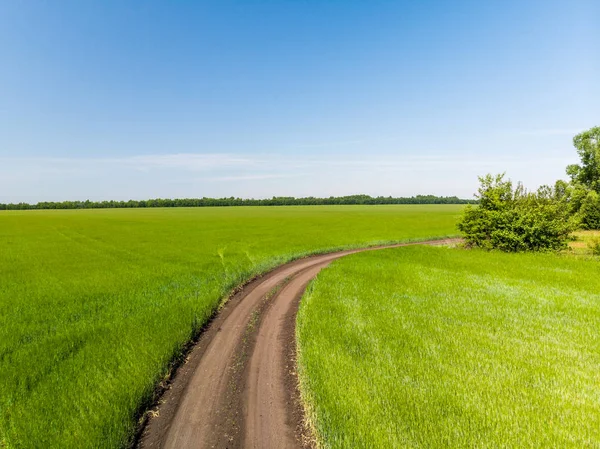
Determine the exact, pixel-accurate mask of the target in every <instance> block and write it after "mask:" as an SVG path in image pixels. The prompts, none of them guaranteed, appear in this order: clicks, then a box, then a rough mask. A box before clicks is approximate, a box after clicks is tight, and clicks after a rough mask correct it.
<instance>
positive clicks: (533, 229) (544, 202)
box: [458, 175, 577, 252]
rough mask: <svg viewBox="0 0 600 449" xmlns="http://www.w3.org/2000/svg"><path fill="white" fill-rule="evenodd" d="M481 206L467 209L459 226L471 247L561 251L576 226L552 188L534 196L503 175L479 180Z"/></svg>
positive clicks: (488, 176)
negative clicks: (514, 184)
mask: <svg viewBox="0 0 600 449" xmlns="http://www.w3.org/2000/svg"><path fill="white" fill-rule="evenodd" d="M479 181H480V183H481V186H480V187H479V190H478V194H477V195H476V197H477V198H479V201H480V204H479V206H478V207H473V206H467V207H466V208H465V211H464V213H463V216H462V217H461V219H460V221H459V223H458V229H459V230H460V231H461V232H463V234H464V237H465V241H466V243H467V245H468V246H477V247H480V248H484V249H499V250H502V251H507V252H517V251H548V250H560V249H563V248H565V247H566V246H567V242H568V241H569V240H570V234H571V232H572V231H574V230H575V229H576V227H577V223H576V221H575V219H574V218H573V217H571V216H570V214H569V212H568V209H567V207H565V204H563V202H562V201H560V200H559V199H557V197H560V195H556V193H555V192H553V191H552V189H550V188H549V187H542V188H540V189H539V190H538V191H537V192H535V193H530V192H527V191H525V189H524V188H523V187H522V186H521V185H520V184H518V185H517V187H516V188H515V189H513V185H512V182H511V181H505V180H504V175H496V176H492V175H486V176H484V177H480V178H479Z"/></svg>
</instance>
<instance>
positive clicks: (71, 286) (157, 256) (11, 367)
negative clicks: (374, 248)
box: [0, 206, 461, 448]
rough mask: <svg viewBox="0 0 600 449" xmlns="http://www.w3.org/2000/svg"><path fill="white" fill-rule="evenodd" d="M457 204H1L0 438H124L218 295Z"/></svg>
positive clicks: (400, 234)
mask: <svg viewBox="0 0 600 449" xmlns="http://www.w3.org/2000/svg"><path fill="white" fill-rule="evenodd" d="M460 210H461V207H459V206H373V207H369V206H367V207H365V206H362V207H361V206H334V207H281V208H268V207H245V208H235V207H232V208H205V209H135V210H127V209H115V210H74V211H67V210H65V211H24V212H0V273H1V275H0V379H1V381H0V382H1V383H0V447H2V446H3V445H4V446H7V447H10V448H12V447H26V448H28V447H36V448H37V447H45V448H50V447H60V448H71V447H77V448H86V447H90V448H92V447H93V448H98V447H110V448H114V447H125V446H127V445H128V444H129V442H130V441H131V437H132V435H133V432H134V430H135V426H136V422H137V418H138V417H139V416H140V412H141V411H142V410H143V409H144V408H145V407H146V406H148V405H149V403H150V402H151V400H152V395H153V392H154V387H155V385H156V384H157V383H158V382H160V381H161V379H163V377H164V376H165V374H166V372H167V369H168V367H169V364H170V362H171V361H172V360H173V359H174V358H175V357H177V356H178V354H179V353H180V351H181V349H182V348H183V347H184V345H185V343H186V342H187V341H189V340H190V339H191V338H192V336H193V335H194V334H195V333H197V332H198V331H199V329H201V327H202V326H203V325H204V323H205V322H206V320H207V319H208V318H209V317H210V316H211V314H212V313H213V312H214V310H215V309H216V307H217V306H218V304H219V303H220V301H221V299H222V298H223V297H225V296H227V295H228V293H229V292H230V291H231V289H232V288H234V287H235V286H237V285H239V284H240V283H242V282H243V281H245V280H247V279H248V278H250V277H252V276H254V275H256V274H258V273H261V272H264V271H266V270H268V269H270V268H273V267H274V266H276V265H278V264H281V263H283V262H286V261H289V260H290V259H292V258H296V257H301V256H303V255H307V254H309V253H314V252H320V251H326V250H331V249H335V248H343V247H355V246H364V245H372V244H377V243H381V242H388V241H402V240H415V239H426V238H428V237H433V236H444V235H448V234H454V233H455V231H454V222H455V219H456V216H457V214H458V213H459V212H460Z"/></svg>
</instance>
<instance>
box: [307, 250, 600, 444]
mask: <svg viewBox="0 0 600 449" xmlns="http://www.w3.org/2000/svg"><path fill="white" fill-rule="evenodd" d="M599 329H600V261H599V260H597V259H596V260H593V259H578V258H573V257H566V256H558V255H554V254H503V253H497V252H491V253H485V252H481V251H476V250H472V251H468V250H463V249H451V248H427V247H407V248H398V249H386V250H382V251H376V252H367V253H361V254H356V255H352V256H349V257H346V258H343V259H340V260H338V261H336V262H334V264H333V265H332V266H331V267H330V268H327V269H326V270H324V271H322V272H321V274H319V276H318V278H317V279H316V280H315V281H314V283H313V284H312V285H311V287H310V288H309V290H308V291H307V293H306V295H305V297H304V299H303V302H302V303H301V307H300V311H299V315H298V328H297V336H298V342H299V343H298V344H299V363H300V377H301V386H302V393H303V398H304V400H305V401H306V403H307V404H308V408H309V416H310V419H311V422H312V424H313V426H314V428H315V429H316V433H317V435H318V438H319V440H320V442H321V445H322V447H325V448H404V447H422V448H446V447H490V448H491V447H493V448H502V447H505V448H517V447H519V448H521V447H531V448H537V447H556V448H559V447H560V448H564V447H576V448H580V447H600V370H599V367H600V332H599Z"/></svg>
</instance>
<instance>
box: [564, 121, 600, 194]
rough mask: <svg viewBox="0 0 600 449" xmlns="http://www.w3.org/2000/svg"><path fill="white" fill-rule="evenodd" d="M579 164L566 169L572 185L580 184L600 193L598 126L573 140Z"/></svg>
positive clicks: (599, 131) (599, 130) (599, 133)
mask: <svg viewBox="0 0 600 449" xmlns="http://www.w3.org/2000/svg"><path fill="white" fill-rule="evenodd" d="M573 145H574V146H575V149H576V150H577V154H578V155H579V159H580V160H581V164H580V165H578V164H573V165H569V166H568V167H567V174H568V175H569V176H570V177H571V181H572V182H573V184H581V185H583V186H585V187H587V188H589V189H591V190H595V191H596V192H598V193H600V126H596V127H594V128H591V129H589V130H587V131H584V132H582V133H580V134H577V135H576V136H575V137H574V138H573Z"/></svg>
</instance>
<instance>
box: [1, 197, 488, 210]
mask: <svg viewBox="0 0 600 449" xmlns="http://www.w3.org/2000/svg"><path fill="white" fill-rule="evenodd" d="M476 202H477V200H466V199H460V198H458V197H457V196H435V195H416V196H411V197H392V196H377V197H372V196H369V195H349V196H330V197H328V198H317V197H313V196H309V197H303V198H295V197H293V196H277V197H275V196H274V197H272V198H267V199H254V198H250V199H248V198H234V197H229V198H206V197H203V198H176V199H170V198H155V199H149V200H129V201H90V200H85V201H42V202H39V203H36V204H29V203H10V204H2V203H0V210H30V209H120V208H136V207H224V206H329V205H338V204H340V205H351V204H474V203H476Z"/></svg>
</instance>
